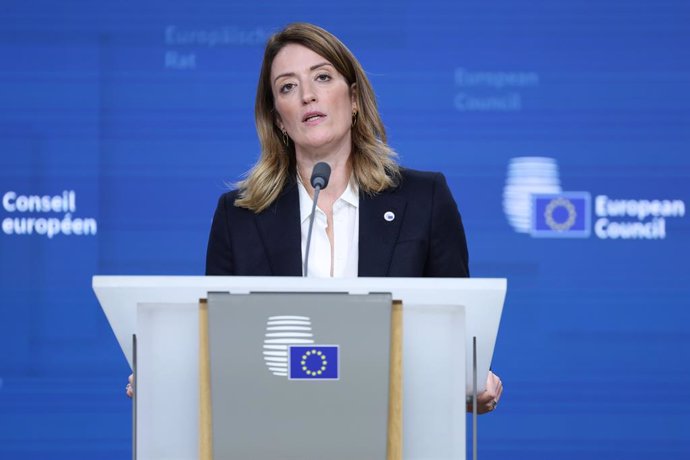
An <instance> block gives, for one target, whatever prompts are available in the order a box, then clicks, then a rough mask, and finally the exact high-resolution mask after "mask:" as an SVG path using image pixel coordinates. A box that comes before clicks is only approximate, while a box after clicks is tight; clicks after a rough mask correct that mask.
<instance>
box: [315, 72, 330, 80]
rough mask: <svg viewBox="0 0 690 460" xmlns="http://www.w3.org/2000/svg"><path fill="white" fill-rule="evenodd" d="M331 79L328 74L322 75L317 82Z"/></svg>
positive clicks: (317, 78)
mask: <svg viewBox="0 0 690 460" xmlns="http://www.w3.org/2000/svg"><path fill="white" fill-rule="evenodd" d="M330 79H331V76H330V75H328V74H327V73H320V74H318V75H317V76H316V80H317V81H329V80H330Z"/></svg>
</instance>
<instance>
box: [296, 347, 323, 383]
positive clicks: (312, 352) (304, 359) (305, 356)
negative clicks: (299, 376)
mask: <svg viewBox="0 0 690 460" xmlns="http://www.w3.org/2000/svg"><path fill="white" fill-rule="evenodd" d="M310 356H316V357H318V358H321V368H320V369H317V370H311V369H309V368H308V367H307V359H308V358H309V357H310ZM300 364H301V365H302V370H303V371H304V373H305V374H307V375H311V376H312V377H316V376H319V375H321V374H323V372H324V371H325V370H326V366H327V365H328V361H326V355H324V354H323V352H321V350H313V349H312V350H309V351H307V352H306V353H305V354H303V355H302V359H301V360H300Z"/></svg>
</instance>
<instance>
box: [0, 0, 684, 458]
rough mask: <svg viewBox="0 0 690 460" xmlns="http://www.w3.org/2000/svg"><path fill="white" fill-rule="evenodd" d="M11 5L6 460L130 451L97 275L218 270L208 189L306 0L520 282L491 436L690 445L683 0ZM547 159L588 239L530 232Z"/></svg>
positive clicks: (583, 449)
mask: <svg viewBox="0 0 690 460" xmlns="http://www.w3.org/2000/svg"><path fill="white" fill-rule="evenodd" d="M1 6H2V15H0V62H1V64H0V195H1V196H2V197H3V206H2V208H0V224H1V225H2V227H1V229H2V231H1V232H0V289H1V293H2V294H1V297H0V347H1V348H0V349H1V350H2V351H3V353H2V355H1V357H0V457H1V458H13V459H14V458H16V459H44V458H51V459H57V458H63V457H64V458H124V457H126V456H127V455H128V454H129V451H130V443H131V436H130V429H131V422H130V412H129V411H130V406H129V401H128V400H126V398H125V397H124V384H125V383H126V376H127V375H128V374H129V369H128V367H127V364H126V362H125V359H124V357H123V355H122V353H121V352H120V350H119V348H118V346H117V343H116V341H115V338H114V336H113V334H112V332H111V331H110V328H109V326H108V324H107V322H106V320H105V317H104V315H103V313H102V312H101V311H100V308H99V306H98V304H97V302H96V299H95V296H94V295H93V293H92V291H91V287H90V285H91V276H92V275H94V274H101V275H106V274H118V275H125V274H126V275H145V274H176V275H200V274H202V273H203V266H204V257H205V246H206V238H207V235H208V229H209V225H210V220H211V217H212V213H213V209H214V206H215V203H216V199H217V197H218V195H219V194H221V193H222V192H223V191H224V190H225V189H226V183H228V182H232V181H235V180H237V179H238V178H239V177H240V176H241V174H242V173H243V172H244V171H246V170H247V169H248V168H249V166H250V165H251V164H252V163H253V162H254V160H255V158H256V155H257V152H258V143H257V140H256V134H255V132H254V126H253V96H254V91H255V85H256V78H257V75H258V69H259V66H260V59H261V53H262V48H263V43H264V42H265V40H266V38H267V37H268V36H269V35H270V33H271V32H273V31H275V30H276V29H278V28H279V27H281V26H282V25H284V24H286V23H288V22H291V21H296V20H301V21H310V22H314V23H317V24H319V25H321V26H323V27H325V28H327V29H329V30H330V31H332V32H333V33H335V34H336V35H337V36H339V37H340V38H341V39H342V40H343V41H344V42H345V43H346V44H347V45H348V46H349V47H350V48H351V49H352V51H353V52H354V53H355V55H357V56H358V57H359V59H360V60H361V62H362V64H363V65H364V67H365V69H366V70H367V71H368V72H369V76H370V78H371V81H372V83H373V85H374V88H375V90H376V92H377V95H378V97H379V103H380V107H381V112H382V115H383V118H384V122H385V123H386V126H387V129H388V131H389V141H390V143H391V145H392V146H393V147H394V148H395V149H396V150H397V151H398V152H399V153H400V156H401V161H402V163H403V164H404V165H406V166H409V167H414V168H418V169H428V170H440V171H443V172H444V173H445V174H446V176H447V178H448V181H449V183H450V186H451V188H452V190H453V193H454V195H455V197H456V199H457V201H458V204H459V207H460V210H461V212H462V214H463V219H464V222H465V226H466V230H467V234H468V238H469V241H468V243H469V247H470V254H471V269H472V274H473V276H478V277H507V278H508V279H509V295H508V299H507V303H506V306H505V312H504V317H503V321H502V329H501V334H500V337H499V341H498V343H497V347H496V354H495V358H494V363H493V367H494V369H495V370H496V371H497V372H498V373H499V374H500V375H501V377H502V378H503V381H504V384H505V389H506V390H505V394H504V397H503V399H502V401H501V405H500V410H498V411H497V412H496V413H494V414H492V415H490V416H487V417H483V418H482V419H481V423H482V431H481V434H480V442H481V443H482V446H483V450H482V452H481V453H482V457H483V458H485V459H493V458H496V459H499V458H501V459H503V458H511V459H521V458H529V459H534V458H548V459H553V458H559V459H575V458H578V459H579V458H593V459H594V458H597V459H598V458H602V459H603V458H607V459H608V458H622V457H625V458H628V459H635V458H665V459H668V460H670V459H681V458H682V459H686V458H688V457H690V430H689V429H688V427H690V333H688V327H687V324H688V322H689V320H690V308H688V307H690V287H688V286H690V270H688V268H687V259H688V255H690V224H689V217H688V215H686V213H685V206H687V205H690V160H688V154H690V51H688V50H690V27H689V24H690V4H688V2H686V1H684V0H665V1H661V2H650V1H642V0H630V1H627V2H620V1H615V0H602V1H599V2H587V1H584V0H577V1H572V2H554V1H543V0H542V1H533V2H520V1H517V0H494V1H474V0H461V1H458V2H450V1H440V0H430V1H424V2H400V1H395V2H392V1H391V2H376V3H374V4H373V5H372V4H370V2H365V1H360V0H352V1H349V2H344V3H338V4H335V5H334V6H329V7H315V6H314V4H313V2H290V3H285V2H274V1H271V2H257V3H246V2H230V1H228V2H210V1H194V2H193V1H190V0H174V1H149V2H110V1H103V0H100V1H98V0H97V1H92V2H77V1H70V2H67V1H62V2H51V1H45V0H40V1H31V2H25V1H24V2H22V1H8V0H4V1H3V2H2V5H1ZM521 157H546V158H549V159H550V160H543V159H542V160H520V159H519V158H521ZM511 165H514V166H512V168H513V169H509V168H511ZM520 165H522V167H521V166H520ZM525 165H526V166H525ZM545 170H548V174H546V175H545V174H544V171H545ZM509 171H513V172H515V171H518V172H519V174H517V176H515V174H510V175H509ZM546 176H548V180H549V181H550V182H549V183H550V184H551V186H552V188H553V187H555V189H554V190H556V192H557V193H560V192H585V193H584V194H581V196H584V197H585V199H587V200H589V205H590V209H589V211H582V212H579V213H578V214H577V219H584V218H587V219H589V225H588V226H587V230H588V233H589V234H588V235H587V236H585V235H582V234H580V235H575V236H579V237H567V236H573V234H572V233H570V234H569V232H568V231H565V232H558V233H557V234H556V235H555V236H556V237H552V238H539V237H536V235H531V234H530V229H531V228H532V227H531V226H530V225H532V224H531V223H530V222H531V221H530V220H529V218H530V215H529V204H530V200H531V198H530V197H531V195H530V193H531V192H535V191H537V190H536V189H534V184H535V183H539V181H541V180H544V177H546ZM509 179H510V180H509ZM516 187H517V188H516ZM542 191H543V190H542ZM63 192H68V193H67V199H66V200H62V198H57V199H55V200H53V201H52V202H50V201H49V202H48V203H47V206H43V205H45V203H43V204H41V206H40V209H37V208H36V207H33V208H32V207H31V206H33V205H35V203H29V202H27V201H26V200H25V199H24V198H19V197H21V196H24V197H27V196H36V195H38V196H43V195H47V196H51V197H52V196H54V195H58V196H60V197H61V196H62V194H63ZM70 192H74V193H73V195H72V196H73V198H72V199H71V201H70ZM603 196H606V197H608V199H609V204H611V203H613V205H614V206H615V205H618V206H622V208H621V209H622V215H613V216H612V215H610V214H611V213H612V212H613V210H614V209H613V208H612V207H609V208H608V214H609V215H607V216H605V215H603V214H602V213H603V212H604V211H606V209H598V208H597V206H596V204H597V202H600V203H602V202H603V198H601V197H603ZM551 198H553V197H551ZM551 198H548V197H547V199H551ZM511 200H512V201H511ZM654 200H658V201H656V204H655V201H654ZM665 200H666V201H665ZM549 202H550V201H549ZM556 203H561V205H558V206H556V207H555V208H554V209H552V211H553V215H552V216H551V217H553V218H554V219H555V220H556V221H557V222H559V223H563V222H566V221H567V219H568V218H569V216H570V214H569V213H570V211H569V208H568V207H567V206H566V205H563V202H556ZM525 205H527V206H528V207H527V208H525ZM601 207H602V206H600V208H601ZM23 209H27V210H26V211H24V212H22V210H23ZM578 209H580V208H578ZM640 210H645V211H644V212H642V213H641V211H640ZM681 210H682V212H681ZM645 214H646V215H645ZM511 216H512V217H511ZM509 218H512V219H513V220H509ZM521 218H522V219H528V220H527V221H524V222H526V224H525V225H523V226H522V227H521V226H519V225H516V224H515V222H517V221H518V220H519V219H521ZM601 219H607V221H602V220H601ZM660 219H662V220H660ZM612 222H613V223H614V225H613V226H611V223H612ZM28 226H31V228H32V233H31V234H27V233H28V228H29V227H28ZM616 226H618V227H616ZM652 227H654V229H656V230H655V231H651V230H650V229H651V228H652ZM597 228H598V229H599V231H597ZM616 228H622V229H632V230H635V231H637V232H638V236H640V234H641V235H642V236H651V238H644V237H638V238H611V237H610V236H611V235H612V233H611V232H614V231H615V229H616ZM606 229H608V230H606ZM661 230H663V231H661ZM67 231H69V233H70V234H66V232H67ZM607 231H608V232H609V233H606V232H607ZM18 233H20V234H18ZM605 236H606V238H604V237H605Z"/></svg>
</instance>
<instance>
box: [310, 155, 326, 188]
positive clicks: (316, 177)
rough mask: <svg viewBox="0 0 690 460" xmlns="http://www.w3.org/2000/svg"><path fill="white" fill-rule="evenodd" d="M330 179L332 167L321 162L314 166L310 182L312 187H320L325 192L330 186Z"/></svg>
mask: <svg viewBox="0 0 690 460" xmlns="http://www.w3.org/2000/svg"><path fill="white" fill-rule="evenodd" d="M330 177H331V167H330V166H328V163H324V162H323V161H321V162H319V163H316V164H315V165H314V169H313V170H312V172H311V180H310V181H309V182H310V183H311V186H312V187H314V188H317V187H318V188H320V189H321V190H323V189H325V188H326V186H327V185H328V179H330Z"/></svg>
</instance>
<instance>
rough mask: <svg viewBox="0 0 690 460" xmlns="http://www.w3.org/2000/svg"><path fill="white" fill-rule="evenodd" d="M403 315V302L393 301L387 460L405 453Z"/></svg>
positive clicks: (394, 459) (398, 458)
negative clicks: (403, 422)
mask: <svg viewBox="0 0 690 460" xmlns="http://www.w3.org/2000/svg"><path fill="white" fill-rule="evenodd" d="M402 337H403V317H402V302H401V301H400V300H394V301H393V307H392V309H391V353H390V355H391V356H390V371H389V372H390V374H389V379H390V380H389V388H388V444H387V446H386V453H387V454H386V458H387V460H402V458H403V455H402V452H403V424H402V421H403V399H402V397H403V365H402V358H403V357H402V353H403V347H402Z"/></svg>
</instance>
